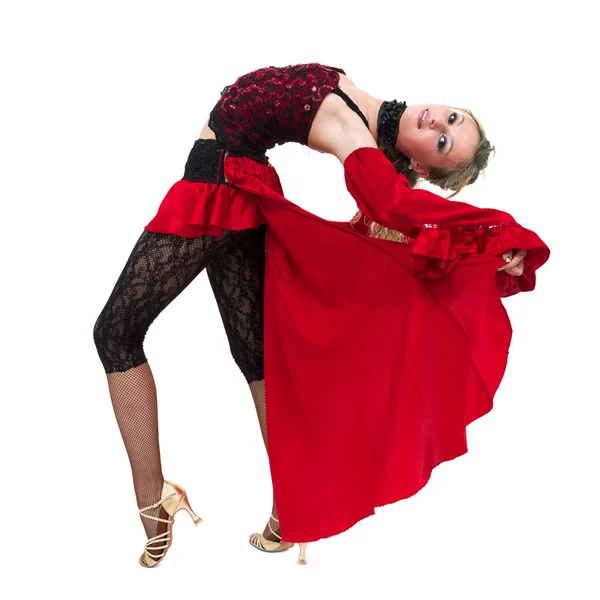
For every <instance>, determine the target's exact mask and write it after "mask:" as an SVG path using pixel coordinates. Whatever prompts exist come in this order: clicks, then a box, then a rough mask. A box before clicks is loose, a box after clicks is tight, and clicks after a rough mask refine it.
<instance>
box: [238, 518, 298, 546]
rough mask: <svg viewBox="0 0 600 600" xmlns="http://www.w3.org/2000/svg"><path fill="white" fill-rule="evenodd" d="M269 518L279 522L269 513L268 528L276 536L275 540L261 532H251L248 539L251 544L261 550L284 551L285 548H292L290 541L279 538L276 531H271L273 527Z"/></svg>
mask: <svg viewBox="0 0 600 600" xmlns="http://www.w3.org/2000/svg"><path fill="white" fill-rule="evenodd" d="M271 519H273V521H275V522H276V523H279V520H278V519H276V518H275V517H274V516H273V515H271V518H270V519H269V523H268V526H269V530H270V531H271V533H272V534H273V535H274V536H275V537H276V538H277V541H274V540H269V539H267V538H266V537H265V536H264V535H263V534H262V533H253V534H252V535H251V536H250V539H249V540H248V541H249V542H250V544H251V545H252V546H254V547H255V548H256V549H257V550H260V551H261V552H285V551H286V550H289V549H290V548H292V547H293V545H294V544H293V543H291V542H284V541H283V540H282V539H281V536H280V535H279V534H278V533H277V532H276V531H273V528H272V527H271Z"/></svg>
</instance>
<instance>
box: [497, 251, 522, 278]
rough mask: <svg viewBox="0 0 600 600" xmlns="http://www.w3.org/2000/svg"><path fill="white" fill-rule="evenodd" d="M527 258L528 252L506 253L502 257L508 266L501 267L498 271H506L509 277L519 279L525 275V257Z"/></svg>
mask: <svg viewBox="0 0 600 600" xmlns="http://www.w3.org/2000/svg"><path fill="white" fill-rule="evenodd" d="M526 256H527V250H514V251H509V252H505V253H504V254H503V255H502V258H503V259H504V261H506V264H505V265H504V266H503V267H500V268H499V269H498V271H506V272H507V273H508V274H509V275H514V276H515V277H519V275H522V274H523V269H524V268H525V257H526Z"/></svg>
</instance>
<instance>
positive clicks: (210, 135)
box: [198, 119, 216, 140]
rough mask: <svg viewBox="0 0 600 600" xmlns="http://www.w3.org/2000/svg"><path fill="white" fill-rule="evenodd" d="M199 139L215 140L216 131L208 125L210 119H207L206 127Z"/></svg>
mask: <svg viewBox="0 0 600 600" xmlns="http://www.w3.org/2000/svg"><path fill="white" fill-rule="evenodd" d="M198 139H199V140H214V139H216V137H215V132H214V131H213V130H212V129H211V128H210V127H209V126H208V119H206V123H204V127H203V128H202V131H201V132H200V135H199V136H198Z"/></svg>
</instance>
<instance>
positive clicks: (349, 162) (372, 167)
mask: <svg viewBox="0 0 600 600" xmlns="http://www.w3.org/2000/svg"><path fill="white" fill-rule="evenodd" d="M344 171H345V178H346V186H347V188H348V191H349V192H350V193H351V194H352V196H353V197H354V199H355V200H356V203H357V204H358V207H359V208H360V209H361V211H362V212H363V213H364V214H365V215H366V216H367V217H369V218H370V219H372V220H373V221H375V222H376V223H379V224H380V225H384V226H385V227H389V228H390V229H396V230H397V231H401V232H402V233H404V234H406V235H408V236H410V237H415V236H416V235H418V234H419V232H420V231H421V230H422V229H423V228H424V227H425V228H426V227H431V226H434V227H459V226H465V225H469V226H473V225H500V224H507V223H515V220H514V219H513V217H512V216H511V215H509V214H508V213H505V212H502V211H499V210H494V209H488V208H477V207H474V206H471V205H470V204H465V203H464V202H456V201H453V200H447V199H445V198H442V197H441V196H438V195H436V194H433V193H432V192H429V191H428V190H421V189H413V188H411V187H410V186H409V185H408V180H407V179H406V177H405V176H404V175H401V174H399V173H396V170H395V169H394V166H393V165H392V163H391V162H390V161H389V160H388V159H387V158H386V156H385V155H384V154H383V152H381V151H380V150H377V149H374V148H372V147H365V148H357V149H356V150H354V151H352V152H351V153H350V154H349V155H348V157H347V158H346V160H345V161H344Z"/></svg>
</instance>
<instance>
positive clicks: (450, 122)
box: [448, 112, 458, 125]
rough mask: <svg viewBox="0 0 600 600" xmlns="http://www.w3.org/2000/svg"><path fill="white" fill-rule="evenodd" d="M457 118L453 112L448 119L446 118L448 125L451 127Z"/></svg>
mask: <svg viewBox="0 0 600 600" xmlns="http://www.w3.org/2000/svg"><path fill="white" fill-rule="evenodd" d="M457 118H458V115H457V114H456V113H455V112H453V113H452V114H451V115H450V116H449V117H448V125H452V123H454V121H456V119H457Z"/></svg>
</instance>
